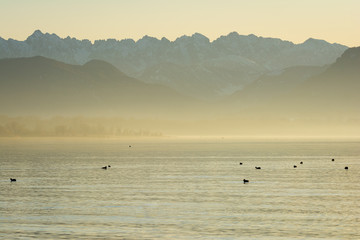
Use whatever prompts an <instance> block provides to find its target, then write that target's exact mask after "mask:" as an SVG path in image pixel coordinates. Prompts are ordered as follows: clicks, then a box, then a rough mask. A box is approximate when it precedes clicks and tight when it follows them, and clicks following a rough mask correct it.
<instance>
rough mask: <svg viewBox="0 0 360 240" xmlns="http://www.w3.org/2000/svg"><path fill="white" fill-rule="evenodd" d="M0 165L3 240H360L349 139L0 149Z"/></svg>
mask: <svg viewBox="0 0 360 240" xmlns="http://www.w3.org/2000/svg"><path fill="white" fill-rule="evenodd" d="M129 144H131V147H129ZM332 158H335V161H334V162H332V161H331V159H332ZM301 161H302V162H303V164H302V165H300V164H299V163H300V162H301ZM240 162H242V163H243V165H239V163H240ZM0 163H1V169H0V238H1V239H360V142H356V141H353V142H315V141H312V142H296V141H289V142H286V141H262V142H261V141H252V142H246V141H237V140H226V139H218V140H192V141H185V140H157V141H124V140H122V141H115V140H76V141H75V140H71V141H65V140H37V141H34V140H31V139H29V140H21V141H20V140H0ZM105 165H111V167H110V168H109V169H108V170H103V169H101V167H103V166H105ZM293 165H297V168H294V167H293ZM255 166H260V167H261V168H262V169H261V170H256V169H255ZM345 166H348V167H349V170H345V169H344V167H345ZM10 177H12V178H16V179H17V181H16V182H10V179H9V178H10ZM244 178H246V179H249V180H250V182H249V183H247V184H244V183H243V179H244Z"/></svg>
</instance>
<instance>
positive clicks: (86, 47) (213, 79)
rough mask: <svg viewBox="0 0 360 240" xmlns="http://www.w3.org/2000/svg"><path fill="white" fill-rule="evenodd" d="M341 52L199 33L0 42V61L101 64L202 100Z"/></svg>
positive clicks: (320, 44) (317, 44)
mask: <svg viewBox="0 0 360 240" xmlns="http://www.w3.org/2000/svg"><path fill="white" fill-rule="evenodd" d="M346 49H347V47H346V46H343V45H340V44H330V43H328V42H326V41H324V40H316V39H312V38H309V39H308V40H306V41H305V42H304V43H301V44H294V43H292V42H289V41H283V40H281V39H276V38H263V37H258V36H255V35H247V36H244V35H239V34H238V33H236V32H233V33H230V34H228V35H227V36H221V37H219V38H218V39H216V40H214V41H212V42H210V40H209V39H208V38H207V37H206V36H203V35H201V34H199V33H195V34H193V35H192V36H182V37H179V38H177V39H176V40H175V41H169V40H168V39H166V38H162V39H160V40H159V39H156V38H152V37H149V36H144V37H143V38H142V39H140V40H138V41H134V40H132V39H124V40H121V41H118V40H115V39H107V40H97V41H95V42H94V43H92V42H90V41H89V40H78V39H75V38H70V37H67V38H60V37H58V36H57V35H56V34H49V33H42V32H41V31H39V30H37V31H35V32H34V33H33V34H32V35H31V36H29V37H28V38H27V39H26V40H25V41H17V40H14V39H8V40H5V39H2V38H0V58H19V57H33V56H38V55H40V56H44V57H47V58H52V59H55V60H58V61H62V62H65V63H68V64H76V65H83V64H85V63H86V62H88V61H90V60H92V59H101V60H104V61H106V62H109V63H111V64H113V65H114V66H116V67H117V68H118V69H120V70H121V71H122V72H124V73H125V74H126V75H128V76H131V77H135V78H137V79H140V80H142V81H145V82H148V83H156V84H162V85H166V86H169V87H171V88H173V89H175V90H177V91H178V92H181V93H183V94H185V95H191V96H195V97H197V98H202V99H216V98H218V97H220V96H223V95H227V94H231V93H233V92H235V91H236V90H239V89H242V88H244V87H245V86H246V85H247V84H249V83H251V82H253V81H254V80H256V79H257V78H258V77H259V76H261V75H263V74H267V73H271V72H274V71H278V70H282V69H285V68H289V67H293V66H323V65H326V64H331V63H333V62H334V61H335V60H336V58H338V57H339V56H340V55H341V54H342V53H343V52H344V51H345V50H346Z"/></svg>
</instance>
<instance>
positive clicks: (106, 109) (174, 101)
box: [0, 56, 196, 116]
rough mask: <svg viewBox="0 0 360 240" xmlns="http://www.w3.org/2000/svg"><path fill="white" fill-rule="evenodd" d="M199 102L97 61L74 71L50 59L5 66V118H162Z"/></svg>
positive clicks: (0, 95) (0, 100)
mask: <svg viewBox="0 0 360 240" xmlns="http://www.w3.org/2000/svg"><path fill="white" fill-rule="evenodd" d="M192 105H196V102H195V101H194V100H192V99H190V98H188V97H184V96H182V95H180V94H179V93H177V92H175V91H174V90H172V89H169V88H167V87H164V86H160V85H154V84H146V83H143V82H141V81H139V80H137V79H134V78H131V77H128V76H127V75H125V74H124V73H122V72H121V71H119V70H118V69H117V68H116V67H114V66H113V65H111V64H109V63H107V62H104V61H102V60H92V61H90V62H87V63H86V64H84V65H71V64H66V63H63V62H59V61H56V60H52V59H48V58H45V57H39V56H37V57H30V58H13V59H2V60H0V109H1V111H0V114H12V115H16V114H18V115H50V116H52V115H65V116H66V115H82V114H86V115H104V114H105V115H107V116H109V115H110V116H120V115H121V116H129V115H130V116H161V115H162V114H168V113H174V114H175V113H178V114H181V110H179V109H183V108H186V109H190V108H191V106H192Z"/></svg>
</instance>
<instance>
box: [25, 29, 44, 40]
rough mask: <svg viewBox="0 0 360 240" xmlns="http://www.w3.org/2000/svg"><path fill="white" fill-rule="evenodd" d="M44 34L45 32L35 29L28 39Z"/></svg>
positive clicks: (37, 37)
mask: <svg viewBox="0 0 360 240" xmlns="http://www.w3.org/2000/svg"><path fill="white" fill-rule="evenodd" d="M42 36H44V34H43V33H42V32H41V31H40V30H39V29H38V30H35V32H34V33H33V34H31V35H30V36H29V37H28V38H27V40H32V39H34V40H35V39H39V38H40V37H42Z"/></svg>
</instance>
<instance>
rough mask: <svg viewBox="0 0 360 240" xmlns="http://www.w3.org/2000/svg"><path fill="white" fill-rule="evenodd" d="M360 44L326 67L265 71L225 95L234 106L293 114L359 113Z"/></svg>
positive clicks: (266, 112)
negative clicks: (231, 93)
mask: <svg viewBox="0 0 360 240" xmlns="http://www.w3.org/2000/svg"><path fill="white" fill-rule="evenodd" d="M359 76H360V47H358V48H350V49H347V50H346V51H345V52H344V53H343V54H342V56H341V57H339V58H338V59H337V60H336V62H335V63H333V64H331V65H328V66H324V67H292V68H288V69H285V70H284V71H281V72H279V73H278V74H273V75H264V76H262V77H260V78H259V79H258V80H257V81H255V82H254V83H252V84H250V85H248V86H247V87H246V88H244V89H243V90H240V91H237V92H236V93H234V94H233V95H232V96H230V97H229V98H227V99H226V102H227V103H228V104H231V105H232V107H233V108H234V109H238V110H239V111H240V110H241V109H243V110H244V109H245V110H248V111H251V112H257V113H259V114H262V115H266V114H268V115H271V116H273V115H278V116H288V117H289V116H290V117H294V118H304V117H309V118H312V117H314V118H331V117H333V118H341V117H344V118H346V117H360V108H359V104H358V103H359V102H360V95H359V91H360V78H359Z"/></svg>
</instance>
